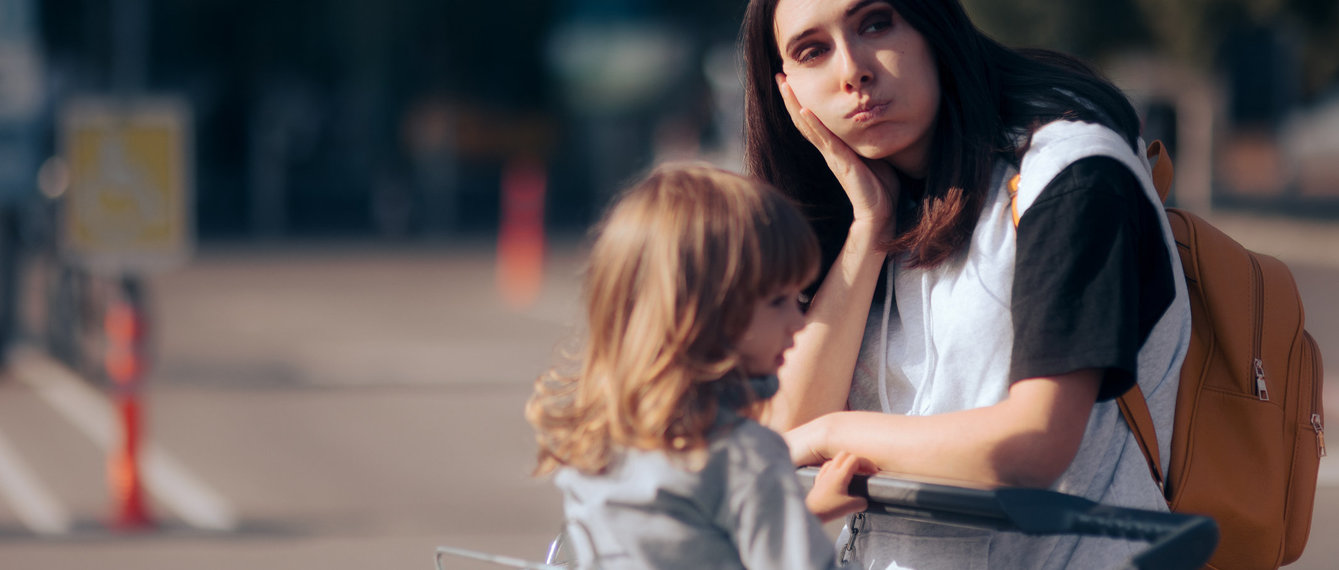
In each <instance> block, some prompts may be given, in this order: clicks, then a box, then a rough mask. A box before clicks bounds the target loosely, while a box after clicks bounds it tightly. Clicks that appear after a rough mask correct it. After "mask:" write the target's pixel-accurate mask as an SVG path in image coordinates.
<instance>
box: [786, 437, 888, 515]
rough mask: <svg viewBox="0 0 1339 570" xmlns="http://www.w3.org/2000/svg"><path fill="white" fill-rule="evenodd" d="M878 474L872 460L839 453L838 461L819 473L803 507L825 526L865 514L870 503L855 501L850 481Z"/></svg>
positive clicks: (833, 459)
mask: <svg viewBox="0 0 1339 570" xmlns="http://www.w3.org/2000/svg"><path fill="white" fill-rule="evenodd" d="M877 470H878V468H877V467H875V466H874V463H873V462H871V461H870V460H868V459H865V458H863V457H857V456H855V455H852V454H851V453H849V452H846V451H839V452H837V456H836V457H833V458H832V459H831V460H830V461H828V462H827V463H824V464H823V466H822V467H820V468H819V469H818V476H817V477H814V488H813V489H810V490H809V496H807V497H805V498H804V506H806V507H808V508H809V512H812V513H814V514H815V515H817V516H818V519H819V520H821V521H823V522H828V521H832V520H836V519H839V518H841V517H844V516H846V515H848V514H851V513H854V512H859V511H863V510H865V507H867V506H869V502H868V501H866V500H865V499H864V498H863V497H852V496H851V495H850V494H848V493H847V488H848V487H850V486H851V477H853V476H855V475H856V474H857V473H860V474H865V475H873V474H874V473H875V472H876V471H877Z"/></svg>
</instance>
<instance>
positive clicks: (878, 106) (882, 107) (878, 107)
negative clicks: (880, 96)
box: [846, 103, 888, 123]
mask: <svg viewBox="0 0 1339 570" xmlns="http://www.w3.org/2000/svg"><path fill="white" fill-rule="evenodd" d="M887 110H888V104H887V103H875V104H872V105H861V106H859V107H856V108H855V109H854V110H852V111H851V112H850V113H847V114H846V118H847V119H850V120H852V121H855V122H857V123H863V122H866V121H871V120H874V119H877V118H878V117H879V116H880V115H883V113H884V111H887Z"/></svg>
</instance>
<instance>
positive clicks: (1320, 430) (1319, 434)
mask: <svg viewBox="0 0 1339 570" xmlns="http://www.w3.org/2000/svg"><path fill="white" fill-rule="evenodd" d="M1311 429H1314V430H1316V443H1317V445H1318V451H1320V456H1321V457H1325V426H1323V425H1321V423H1320V414H1311Z"/></svg>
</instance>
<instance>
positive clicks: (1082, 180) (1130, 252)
mask: <svg viewBox="0 0 1339 570" xmlns="http://www.w3.org/2000/svg"><path fill="white" fill-rule="evenodd" d="M1160 215H1161V214H1160V212H1158V211H1157V210H1155V209H1154V205H1153V204H1152V202H1151V201H1149V199H1148V198H1146V197H1145V196H1144V192H1143V190H1142V188H1141V187H1140V184H1139V181H1138V179H1136V178H1135V176H1134V174H1133V173H1131V172H1130V171H1129V169H1128V168H1126V167H1125V165H1123V164H1121V163H1120V162H1119V161H1117V160H1116V159H1113V158H1110V157H1089V158H1084V159H1082V160H1079V161H1077V162H1075V163H1074V164H1071V165H1070V166H1069V167H1067V168H1065V170H1063V171H1061V172H1060V174H1059V175H1057V176H1056V177H1055V179H1054V180H1052V181H1051V183H1050V184H1049V185H1047V186H1046V188H1045V189H1044V190H1043V191H1042V193H1041V195H1040V196H1038V197H1037V201H1036V202H1034V203H1033V204H1032V206H1031V207H1029V208H1028V209H1027V211H1026V212H1024V214H1023V217H1022V219H1021V220H1019V224H1018V242H1017V257H1016V261H1015V271H1014V284H1013V309H1012V315H1013V321H1014V345H1013V358H1012V362H1011V364H1010V370H1009V380H1010V381H1011V382H1014V381H1018V380H1022V379H1024V378H1035V377H1039V376H1052V375H1057V374H1064V373H1068V372H1073V371H1075V370H1082V369H1085V368H1101V369H1105V370H1106V374H1105V375H1104V377H1103V379H1102V387H1101V389H1100V390H1099V392H1098V400H1099V401H1100V400H1108V399H1111V398H1115V397H1117V396H1120V395H1121V394H1122V393H1124V392H1125V391H1126V390H1129V389H1130V387H1131V386H1133V385H1134V382H1135V373H1136V371H1137V369H1138V367H1137V358H1138V354H1139V349H1140V348H1141V347H1142V346H1143V345H1144V341H1145V340H1147V339H1148V335H1149V333H1150V332H1151V331H1152V330H1153V325H1154V324H1156V323H1157V321H1158V319H1159V318H1160V317H1161V316H1162V314H1163V312H1165V311H1166V310H1167V307H1169V306H1171V303H1172V299H1173V298H1174V297H1175V295H1176V290H1175V286H1174V282H1173V281H1172V279H1173V276H1172V271H1171V266H1170V261H1169V259H1168V254H1167V247H1166V245H1165V243H1164V241H1163V237H1162V232H1161V231H1160V228H1159V225H1160V224H1159V216H1160Z"/></svg>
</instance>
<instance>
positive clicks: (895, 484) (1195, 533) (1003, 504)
mask: <svg viewBox="0 0 1339 570" xmlns="http://www.w3.org/2000/svg"><path fill="white" fill-rule="evenodd" d="M798 475H799V477H800V481H801V482H802V483H803V484H804V485H805V486H806V487H812V486H813V481H814V477H815V476H817V475H818V468H817V467H804V468H801V469H800V470H799V472H798ZM850 491H851V494H853V495H857V496H862V497H865V498H866V499H868V500H869V509H868V510H869V511H872V512H878V513H884V514H890V515H895V516H900V517H904V518H909V519H914V520H921V521H927V522H935V523H942V524H952V525H958V526H969V527H974V528H986V529H993V530H1002V531H1013V532H1022V533H1024V534H1078V535H1087V536H1104V537H1112V538H1124V539H1133V540H1141V541H1145V542H1149V543H1151V544H1150V545H1149V547H1148V548H1147V549H1145V550H1144V551H1142V552H1140V553H1139V554H1138V555H1136V556H1135V557H1133V558H1132V559H1130V560H1129V561H1128V564H1127V566H1126V567H1127V568H1138V569H1141V570H1154V569H1156V570H1179V569H1183V568H1184V569H1191V568H1200V567H1202V566H1204V564H1205V563H1206V562H1208V561H1209V557H1210V556H1212V555H1213V551H1214V549H1215V548H1217V546H1218V524H1217V523H1215V522H1214V520H1213V519H1211V518H1209V517H1206V516H1200V515H1187V514H1182V513H1168V512H1162V511H1151V510H1143V509H1131V508H1124V507H1113V506H1109V505H1103V504H1100V503H1096V502H1093V501H1090V500H1088V499H1085V498H1083V497H1076V496H1074V495H1068V494H1065V493H1057V492H1055V491H1048V490H1044V489H1026V488H1018V487H990V486H984V485H973V484H970V483H963V482H956V481H944V480H936V479H930V478H923V477H914V476H908V475H901V474H892V473H881V474H879V475H875V476H864V475H859V476H856V477H855V478H854V479H853V480H852V481H851V488H850Z"/></svg>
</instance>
